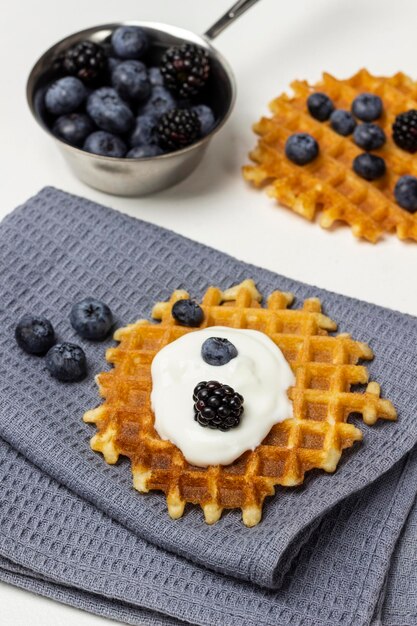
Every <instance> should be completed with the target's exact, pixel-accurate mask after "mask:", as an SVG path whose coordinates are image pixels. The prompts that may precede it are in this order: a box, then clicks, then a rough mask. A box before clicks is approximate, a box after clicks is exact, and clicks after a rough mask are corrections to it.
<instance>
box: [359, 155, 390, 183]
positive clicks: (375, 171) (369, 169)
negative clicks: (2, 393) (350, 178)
mask: <svg viewBox="0 0 417 626" xmlns="http://www.w3.org/2000/svg"><path fill="white" fill-rule="evenodd" d="M353 170H354V172H355V173H356V174H357V175H358V176H360V177H361V178H364V179H365V180H376V179H377V178H381V176H383V175H384V174H385V171H386V166H385V161H384V159H382V158H381V157H379V156H376V155H375V154H369V153H368V152H365V153H363V154H359V155H358V156H357V157H355V159H354V160H353Z"/></svg>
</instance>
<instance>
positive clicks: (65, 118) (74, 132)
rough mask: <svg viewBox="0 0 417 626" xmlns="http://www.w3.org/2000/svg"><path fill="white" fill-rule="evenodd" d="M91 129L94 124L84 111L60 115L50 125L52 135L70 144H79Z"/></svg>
mask: <svg viewBox="0 0 417 626" xmlns="http://www.w3.org/2000/svg"><path fill="white" fill-rule="evenodd" d="M93 130H94V124H93V122H92V121H91V120H90V118H89V117H88V115H86V114H85V113H69V114H68V115H61V117H58V119H57V120H56V122H55V124H54V125H53V127H52V132H53V133H54V135H55V136H56V137H59V139H62V140H63V141H65V142H66V143H69V144H71V146H81V145H82V144H83V142H84V141H85V139H86V137H87V136H88V135H89V134H90V133H92V132H93Z"/></svg>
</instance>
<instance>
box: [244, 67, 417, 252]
mask: <svg viewBox="0 0 417 626" xmlns="http://www.w3.org/2000/svg"><path fill="white" fill-rule="evenodd" d="M291 87H292V89H293V92H294V93H293V95H292V96H288V95H287V94H282V95H281V96H279V97H278V98H276V99H275V100H273V101H272V102H271V104H270V109H271V112H272V117H269V118H266V117H263V118H261V120H260V121H259V122H258V123H257V124H255V125H254V130H255V132H256V133H257V134H258V135H259V136H260V139H259V141H258V145H257V146H256V148H255V149H254V150H253V151H252V152H251V154H250V157H251V159H252V160H253V161H254V162H255V165H247V166H245V167H244V168H243V174H244V177H245V179H246V180H248V181H250V182H251V183H253V184H254V185H255V186H256V187H263V186H267V190H268V193H269V194H270V195H271V196H272V197H274V198H275V199H276V200H278V202H279V203H280V204H282V205H284V206H286V207H289V208H290V209H292V210H293V211H295V212H296V213H298V214H300V215H302V216H303V217H305V218H307V219H308V220H311V221H313V220H314V219H315V218H316V216H317V214H320V224H321V226H323V227H324V228H329V227H330V226H332V225H333V224H334V223H335V222H338V221H339V222H345V223H346V224H348V225H349V226H350V227H351V229H352V231H353V233H354V235H356V236H357V237H362V238H364V239H367V240H368V241H371V242H375V241H377V240H378V239H379V238H380V237H381V235H382V234H383V233H384V232H395V233H396V234H397V236H398V237H399V238H400V239H412V240H414V241H417V214H414V215H412V214H410V213H408V212H407V211H406V210H405V209H402V208H401V207H400V206H399V205H398V204H397V203H396V201H395V198H394V187H395V183H396V181H397V180H398V178H399V177H400V176H403V175H405V174H411V175H414V176H416V175H417V160H416V158H415V156H413V155H411V154H409V153H407V152H405V151H404V150H401V149H400V148H398V147H397V146H396V145H395V143H394V141H393V139H392V130H391V127H392V124H393V122H394V120H395V117H396V116H397V115H398V114H399V113H402V112H404V111H407V110H409V109H417V83H416V82H413V81H412V80H411V79H410V78H408V77H407V76H405V75H404V74H402V73H398V74H396V75H395V76H392V77H391V78H385V77H376V76H372V75H371V74H369V72H367V71H366V70H361V71H360V72H358V73H357V74H355V76H353V77H352V78H349V79H347V80H338V79H336V78H334V77H333V76H331V75H330V74H323V78H322V80H321V81H320V82H319V83H317V84H315V85H313V86H310V85H309V84H308V83H307V82H305V81H295V82H293V83H292V85H291ZM315 91H321V92H324V93H326V94H327V95H328V96H329V97H330V98H331V99H332V100H333V103H334V105H335V107H336V108H338V109H347V110H350V108H351V105H352V101H353V100H354V98H355V97H356V96H357V95H359V94H360V93H364V92H367V93H374V94H377V95H379V96H380V97H381V98H382V101H383V105H384V113H383V115H382V117H381V118H380V119H378V120H377V121H376V123H377V124H379V125H380V126H381V127H382V128H383V129H384V131H385V134H386V137H387V141H386V143H385V144H384V146H383V147H382V148H380V149H379V150H374V151H373V152H374V153H375V154H378V155H379V156H381V157H383V158H384V159H385V162H386V166H387V173H386V174H385V176H384V177H383V178H381V179H380V180H377V181H374V182H367V181H366V180H364V179H363V178H360V177H359V176H357V175H356V174H355V173H354V171H353V170H352V161H353V159H354V158H355V157H356V156H357V155H358V154H360V153H361V152H362V150H361V148H359V147H358V146H356V144H355V143H354V142H353V137H352V135H350V136H348V137H343V136H342V135H339V134H337V133H336V132H335V131H333V130H332V129H331V127H330V123H329V122H319V121H317V120H316V119H314V118H313V117H311V115H310V114H309V113H308V110H307V98H308V96H309V95H310V94H311V93H313V92H315ZM295 132H306V133H309V134H311V135H312V136H313V137H314V138H315V139H316V140H317V142H318V143H319V146H320V154H319V156H318V158H317V159H315V160H314V161H313V162H312V163H310V164H308V165H305V166H298V165H295V164H294V163H292V162H291V161H289V160H288V159H287V158H286V156H285V153H284V148H285V142H286V140H287V138H288V137H289V136H290V135H291V134H293V133H295Z"/></svg>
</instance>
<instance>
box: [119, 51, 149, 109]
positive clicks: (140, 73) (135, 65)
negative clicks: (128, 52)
mask: <svg viewBox="0 0 417 626" xmlns="http://www.w3.org/2000/svg"><path fill="white" fill-rule="evenodd" d="M111 82H112V85H113V87H114V88H115V89H116V91H117V93H118V94H119V96H120V97H121V98H124V99H125V100H134V101H135V102H139V101H140V100H145V99H146V98H147V97H148V96H149V94H150V93H151V83H150V82H149V78H148V72H147V69H146V65H144V64H143V63H142V62H141V61H123V63H120V65H118V66H117V67H116V69H115V70H113V72H112V75H111Z"/></svg>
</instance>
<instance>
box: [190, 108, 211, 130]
mask: <svg viewBox="0 0 417 626" xmlns="http://www.w3.org/2000/svg"><path fill="white" fill-rule="evenodd" d="M192 109H193V111H195V112H196V113H197V117H198V119H199V120H200V125H201V134H202V135H208V133H209V132H210V131H211V129H212V128H213V126H214V122H215V118H214V113H213V111H212V110H211V109H210V107H208V106H207V105H205V104H198V105H197V106H194V107H192Z"/></svg>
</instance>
